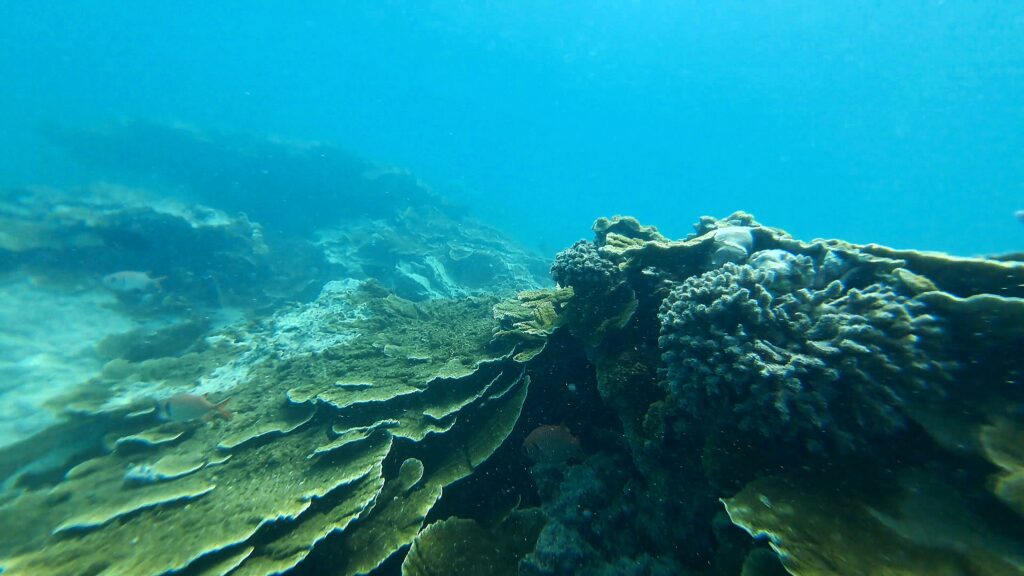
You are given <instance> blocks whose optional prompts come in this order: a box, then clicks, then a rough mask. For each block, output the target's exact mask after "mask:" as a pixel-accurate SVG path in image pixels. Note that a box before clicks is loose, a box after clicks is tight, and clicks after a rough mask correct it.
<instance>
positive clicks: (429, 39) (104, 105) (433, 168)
mask: <svg viewBox="0 0 1024 576" xmlns="http://www.w3.org/2000/svg"><path fill="white" fill-rule="evenodd" d="M0 42H2V45H3V46H4V49H3V50H2V51H0V75H2V77H3V78H4V79H5V81H4V83H5V86H6V89H5V90H4V91H3V93H2V94H0V110H3V111H4V114H3V115H0V128H2V131H3V132H4V134H6V136H5V138H4V139H3V142H2V143H0V147H2V148H0V181H2V182H5V183H9V184H26V183H40V182H45V183H56V182H58V181H60V180H64V181H75V180H76V178H75V176H74V172H73V169H72V168H71V167H70V166H69V165H68V162H67V161H66V160H67V158H66V157H64V156H61V155H60V154H59V153H58V152H56V151H54V150H53V149H52V145H50V143H48V142H47V141H46V140H45V139H43V138H41V137H40V135H39V134H40V128H41V127H54V126H56V127H59V128H66V127H73V128H91V127H95V126H96V125H99V124H102V123H105V122H109V121H111V120H112V119H114V120H116V119H122V118H132V119H145V120H149V121H159V122H165V123H181V124H184V125H188V126H194V127H198V128H200V129H203V130H224V131H229V132H240V133H245V134H254V135H258V136H272V137H276V138H284V139H292V140H322V141H327V142H332V143H335V144H339V145H341V146H344V147H346V148H347V149H349V150H351V151H352V152H354V153H356V154H358V155H360V156H362V157H366V158H369V159H373V160H377V161H381V162H387V163H390V164H394V165H397V166H401V167H404V168H409V169H411V170H413V171H414V172H415V173H416V174H417V175H419V176H420V177H421V178H423V179H424V181H426V182H428V183H429V184H430V185H432V186H433V187H435V188H437V189H439V190H441V191H443V192H444V193H445V194H448V195H450V196H453V197H455V198H457V199H459V200H461V201H462V202H464V203H465V204H468V205H470V206H472V208H473V210H474V211H475V212H477V213H478V214H480V215H481V216H483V217H485V218H487V219H489V220H490V221H491V222H493V223H494V224H495V225H497V226H499V227H500V228H503V229H505V230H507V231H509V232H510V233H512V234H514V235H516V236H517V237H518V238H520V239H521V240H523V241H524V242H526V243H527V244H529V245H531V246H536V247H539V248H540V249H542V250H543V251H544V252H546V253H553V252H554V251H556V250H557V249H559V248H560V247H562V246H564V245H567V244H568V243H569V242H571V241H573V240H575V239H577V238H579V237H581V236H583V235H585V234H582V233H581V232H580V229H581V226H582V227H585V226H586V225H587V223H589V222H590V221H591V220H592V219H593V218H595V217H597V216H601V215H611V214H616V213H626V214H633V215H636V216H638V217H640V218H641V219H642V220H643V221H645V222H650V223H654V224H656V225H658V226H660V227H661V228H662V229H664V230H666V231H667V232H669V233H670V235H673V236H679V235H682V234H685V233H687V232H689V224H690V222H691V221H693V220H694V219H695V218H696V216H699V215H701V214H715V215H724V214H727V213H729V212H732V211H733V210H737V209H743V210H747V211H749V212H752V213H754V214H755V215H757V216H758V217H759V218H761V219H762V220H763V221H771V222H773V223H775V224H777V225H779V226H781V227H783V228H786V229H788V230H790V231H791V232H793V233H794V234H796V235H798V236H801V237H807V238H810V237H841V238H846V239H850V240H854V241H863V242H866V241H875V242H880V243H885V244H890V245H895V246H899V247H918V248H927V249H936V250H946V251H951V252H954V253H958V254H976V253H994V252H1006V251H1014V250H1020V249H1021V247H1022V242H1024V234H1022V232H1024V231H1022V229H1021V225H1020V222H1018V221H1016V220H1015V219H1014V218H1013V217H1012V214H1013V212H1014V211H1015V210H1018V209H1021V208H1022V207H1024V198H1022V195H1024V164H1022V160H1021V154H1020V150H1021V149H1024V100H1022V98H1024V96H1022V95H1024V72H1022V70H1024V8H1022V7H1021V6H1019V5H1017V4H1015V3H1011V2H997V3H974V2H960V1H951V2H938V1H935V2H917V3H912V4H910V5H896V4H893V3H891V2H847V1H840V2H830V3H827V4H821V3H815V2H803V1H782V2H773V3H769V4H765V5H753V6H752V5H750V4H749V3H746V2H716V3H714V5H706V4H705V3H700V2H688V1H680V2H669V1H660V0H659V1H653V2H643V3H640V2H611V1H600V2H567V3H552V2H541V1H536V0H530V1H523V2H485V3H474V2H454V1H433V2H411V1H410V2H402V1H388V2H377V1H372V2H364V1H355V2H344V3H326V2H316V3H310V4H309V5H306V6H303V7H301V8H299V7H292V6H289V7H281V6H277V7H274V6H268V5H262V4H261V5H257V6H254V5H252V4H251V3H245V2H220V3H217V4H216V5H214V6H211V5H209V3H201V2H185V3H174V4H168V3H164V2H134V3H131V4H130V5H125V4H123V3H107V2H97V1H92V2H88V1H81V2H60V3H56V4H52V3H46V4H41V3H5V5H4V6H3V7H0Z"/></svg>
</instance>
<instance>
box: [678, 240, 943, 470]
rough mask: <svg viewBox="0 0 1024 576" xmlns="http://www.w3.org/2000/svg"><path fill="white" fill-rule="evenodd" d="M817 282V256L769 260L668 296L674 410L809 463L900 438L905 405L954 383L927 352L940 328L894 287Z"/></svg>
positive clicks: (693, 282)
mask: <svg viewBox="0 0 1024 576" xmlns="http://www.w3.org/2000/svg"><path fill="white" fill-rule="evenodd" d="M721 230H722V229H719V230H718V231H716V234H717V233H718V232H721ZM758 254H760V253H758ZM756 256H757V255H756V254H755V257H756ZM816 278H817V279H818V280H819V281H821V280H820V279H821V274H817V273H816V270H815V267H814V265H813V263H812V261H811V259H810V258H809V257H807V256H803V255H799V256H794V257H791V258H788V259H787V258H782V257H780V256H777V255H766V257H764V258H757V259H756V260H755V262H753V263H752V264H750V265H737V264H733V263H725V264H723V265H722V266H721V267H720V268H718V269H715V270H712V271H709V272H706V273H704V274H701V275H700V276H694V277H691V278H689V279H687V280H686V281H685V282H683V283H682V284H681V285H680V286H678V287H676V288H674V289H673V290H672V291H671V292H669V294H668V296H667V297H666V298H665V300H664V302H663V303H662V306H661V309H660V312H659V320H660V322H661V331H660V337H659V346H660V348H661V350H662V351H663V360H664V362H665V365H666V367H667V368H666V382H665V383H666V385H667V387H668V389H669V391H670V398H671V401H672V402H673V403H675V404H677V405H679V406H681V407H683V409H684V410H686V411H687V412H688V413H689V414H690V415H691V416H694V417H697V418H695V419H699V420H701V421H703V422H710V423H712V425H717V426H721V421H723V420H725V421H732V422H734V423H735V424H736V425H737V426H738V427H739V428H740V429H741V430H744V431H754V432H757V433H759V434H763V435H765V436H769V437H771V438H772V439H773V440H779V441H784V442H787V443H790V444H793V443H803V444H804V445H805V446H806V447H807V448H808V449H809V450H811V451H816V450H834V449H838V450H843V451H846V450H851V449H853V448H855V446H854V444H856V443H863V442H874V441H877V438H878V437H880V436H885V435H887V434H890V433H892V432H894V431H897V430H899V429H901V428H902V427H903V426H904V425H905V421H904V418H903V416H902V414H901V413H900V412H899V410H900V407H901V405H902V404H903V401H902V398H903V397H904V396H907V395H921V394H926V393H928V391H929V390H932V389H935V388H936V387H937V386H939V385H940V384H941V383H942V382H943V380H945V375H944V373H943V370H942V366H941V364H940V363H939V362H938V361H936V360H934V359H931V358H929V356H928V354H927V353H926V351H925V350H923V349H921V346H920V345H919V344H918V342H919V341H920V340H921V339H923V338H931V337H936V333H937V332H938V327H937V326H936V325H935V320H934V318H933V317H931V316H930V315H928V314H927V313H925V311H924V310H923V305H921V304H919V303H916V302H910V301H909V299H908V298H907V297H906V296H903V295H901V294H899V293H898V292H896V291H895V290H894V289H893V288H892V287H891V286H890V285H886V284H880V283H875V284H872V285H870V286H867V287H866V288H864V289H860V290H858V289H855V288H851V289H847V288H846V287H845V285H844V284H843V283H842V282H841V281H839V280H838V279H836V280H832V281H831V282H829V283H828V284H827V285H826V286H825V287H824V288H822V289H815V288H814V282H815V280H816ZM895 374H899V377H898V378H896V377H894V375H895Z"/></svg>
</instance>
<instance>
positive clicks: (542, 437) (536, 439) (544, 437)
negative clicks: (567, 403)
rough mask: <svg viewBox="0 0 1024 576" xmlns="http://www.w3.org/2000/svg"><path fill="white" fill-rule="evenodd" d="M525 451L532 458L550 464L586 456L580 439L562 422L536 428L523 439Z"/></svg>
mask: <svg viewBox="0 0 1024 576" xmlns="http://www.w3.org/2000/svg"><path fill="white" fill-rule="evenodd" d="M523 451H524V452H526V455H527V456H528V457H529V458H530V460H532V461H534V462H543V463H548V464H561V463H563V462H568V461H569V460H583V458H584V457H585V454H584V453H583V448H582V447H581V446H580V439H579V438H577V437H575V436H573V434H572V432H571V431H569V429H568V428H566V427H565V426H564V425H561V424H559V425H558V426H553V425H547V426H538V427H537V428H535V429H534V430H533V432H530V434H529V435H528V436H527V437H526V440H524V441H523Z"/></svg>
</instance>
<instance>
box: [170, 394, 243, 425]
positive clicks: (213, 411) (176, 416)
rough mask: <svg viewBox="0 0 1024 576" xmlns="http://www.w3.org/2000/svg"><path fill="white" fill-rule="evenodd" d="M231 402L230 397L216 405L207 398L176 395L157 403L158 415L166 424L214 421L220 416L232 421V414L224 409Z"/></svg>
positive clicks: (193, 395) (192, 395)
mask: <svg viewBox="0 0 1024 576" xmlns="http://www.w3.org/2000/svg"><path fill="white" fill-rule="evenodd" d="M229 400H231V397H230V396H229V397H227V398H225V399H223V400H221V401H220V402H217V403H216V404H214V403H213V402H210V401H209V400H208V399H207V398H206V396H196V395H195V394H175V395H174V396H171V397H170V398H165V399H163V400H160V401H159V402H157V403H156V415H157V418H159V419H161V420H164V421H166V422H188V421H189V420H195V419H197V418H202V419H204V420H212V419H213V418H215V417H218V416H219V417H220V418H223V419H225V420H231V416H232V414H231V412H230V411H229V410H228V409H227V408H225V407H224V406H225V405H226V404H227V403H228V401H229Z"/></svg>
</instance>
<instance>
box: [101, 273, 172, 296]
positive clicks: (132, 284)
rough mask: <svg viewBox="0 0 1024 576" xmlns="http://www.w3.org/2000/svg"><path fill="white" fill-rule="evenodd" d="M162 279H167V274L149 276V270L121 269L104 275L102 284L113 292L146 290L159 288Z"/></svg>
mask: <svg viewBox="0 0 1024 576" xmlns="http://www.w3.org/2000/svg"><path fill="white" fill-rule="evenodd" d="M164 280H167V276H161V277H159V278H151V277H150V276H149V272H135V271H134V270H123V271H121V272H114V273H113V274H107V275H106V276H104V277H103V285H104V286H106V287H107V288H109V289H110V290H113V291H115V292H147V291H149V290H154V289H155V290H161V289H162V287H161V286H160V283H161V282H163V281H164Z"/></svg>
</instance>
